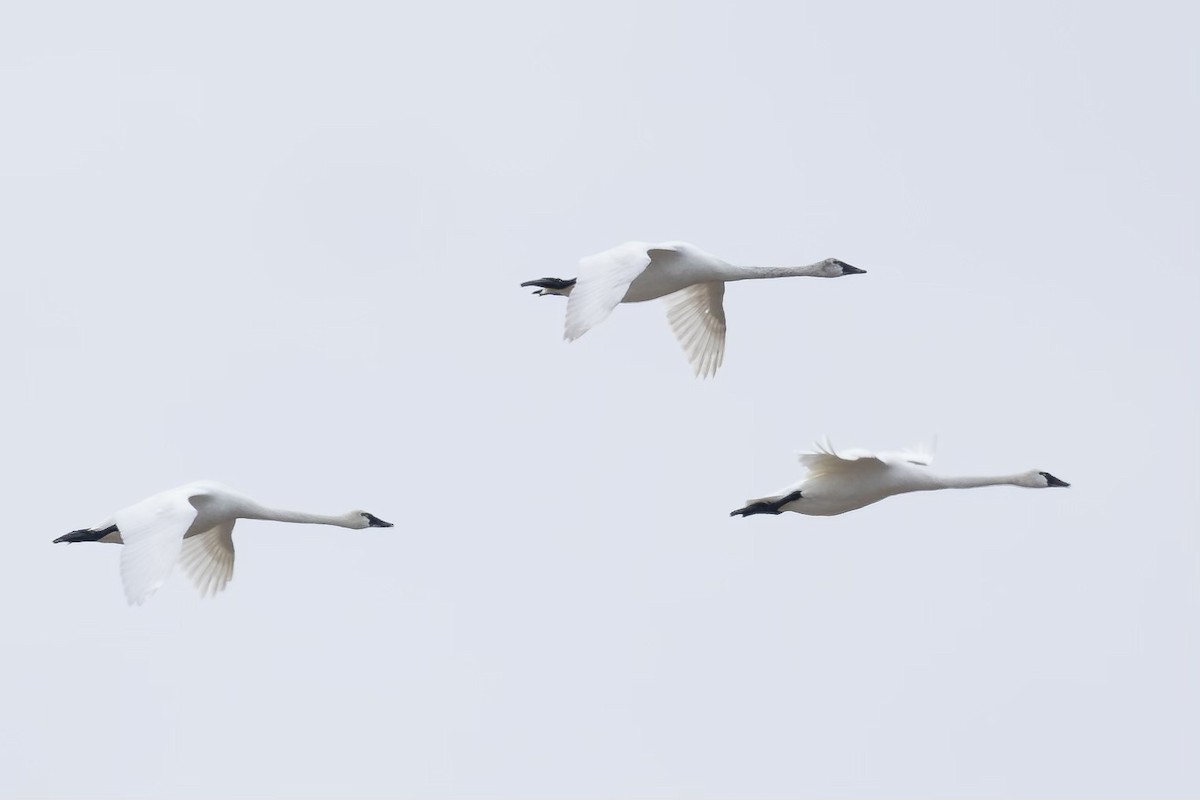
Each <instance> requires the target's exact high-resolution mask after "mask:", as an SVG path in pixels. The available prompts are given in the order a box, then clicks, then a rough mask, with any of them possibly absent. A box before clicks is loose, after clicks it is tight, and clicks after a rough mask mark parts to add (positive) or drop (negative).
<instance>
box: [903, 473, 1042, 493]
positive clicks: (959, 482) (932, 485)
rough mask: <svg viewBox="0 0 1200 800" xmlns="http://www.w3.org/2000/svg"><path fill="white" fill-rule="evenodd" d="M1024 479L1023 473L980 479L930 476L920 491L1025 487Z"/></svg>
mask: <svg viewBox="0 0 1200 800" xmlns="http://www.w3.org/2000/svg"><path fill="white" fill-rule="evenodd" d="M1024 477H1025V475H1024V473H1021V474H1017V475H992V476H987V477H980V478H974V477H946V476H944V475H930V476H929V485H928V486H923V487H921V489H924V490H932V489H977V488H979V487H980V486H1025V485H1026V484H1025V483H1024ZM918 491H920V490H918Z"/></svg>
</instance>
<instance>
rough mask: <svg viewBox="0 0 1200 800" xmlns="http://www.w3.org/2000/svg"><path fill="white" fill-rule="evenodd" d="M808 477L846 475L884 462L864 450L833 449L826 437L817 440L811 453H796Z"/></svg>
mask: <svg viewBox="0 0 1200 800" xmlns="http://www.w3.org/2000/svg"><path fill="white" fill-rule="evenodd" d="M796 455H797V457H798V458H799V459H800V463H801V464H803V465H804V467H805V469H807V470H808V473H809V477H817V476H818V475H848V474H852V473H861V472H863V471H865V470H871V469H878V468H880V467H882V466H884V465H885V462H884V461H883V460H882V459H880V458H879V457H878V456H877V455H875V454H874V453H871V452H868V451H866V450H841V451H838V450H835V449H834V448H833V445H832V444H830V442H829V440H828V439H825V440H823V441H820V442H817V444H816V449H815V450H813V452H811V453H797V454H796Z"/></svg>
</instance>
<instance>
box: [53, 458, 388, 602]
mask: <svg viewBox="0 0 1200 800" xmlns="http://www.w3.org/2000/svg"><path fill="white" fill-rule="evenodd" d="M238 519H264V520H276V521H279V522H307V523H313V524H317V525H336V526H338V527H342V528H355V529H361V528H371V527H376V528H390V527H392V524H391V523H390V522H384V521H383V520H381V519H379V518H378V517H376V516H375V515H374V514H370V513H368V512H366V511H348V512H346V513H345V514H337V515H333V516H327V515H324V514H308V513H304V512H300V511H283V510H277V509H270V508H266V507H264V506H262V505H259V504H258V503H257V502H255V501H254V500H251V499H250V498H249V497H246V496H245V495H243V494H240V493H238V492H235V491H234V490H233V489H230V488H229V487H227V486H222V485H221V484H219V483H215V482H213V481H197V482H195V483H189V484H187V485H185V486H179V487H177V488H175V489H168V490H167V491H165V492H160V493H158V494H156V495H153V496H151V497H147V498H146V499H145V500H142V501H141V502H139V503H134V504H133V505H131V506H129V507H128V508H123V509H121V510H120V511H118V512H117V513H115V514H113V515H112V517H110V518H109V519H106V520H105V521H104V522H102V523H100V524H99V525H96V526H95V527H92V528H83V529H80V530H77V531H72V532H71V533H68V534H66V535H65V536H60V537H58V538H57V539H55V540H54V541H55V542H56V543H57V542H111V543H115V544H124V545H125V547H124V548H123V549H122V551H121V582H122V583H123V584H124V586H125V597H126V599H128V600H129V602H130V603H142V602H145V600H146V599H147V598H148V597H150V595H152V594H154V592H156V591H157V590H158V588H159V587H160V586H162V585H163V583H165V582H166V580H167V577H168V576H169V575H170V574H171V570H172V569H173V568H174V566H175V563H176V562H178V563H179V564H180V565H181V566H182V567H183V571H184V572H185V573H187V575H188V577H189V578H191V580H192V583H194V584H195V586H196V588H197V589H198V590H199V591H200V594H201V595H208V594H215V593H217V592H219V591H221V590H222V589H224V588H225V584H227V583H228V582H229V580H230V579H231V578H232V577H233V525H234V523H235V522H236V521H237V520H238Z"/></svg>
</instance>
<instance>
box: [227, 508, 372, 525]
mask: <svg viewBox="0 0 1200 800" xmlns="http://www.w3.org/2000/svg"><path fill="white" fill-rule="evenodd" d="M241 516H243V517H244V518H246V519H266V520H271V521H273V522H301V523H306V524H309V525H337V526H338V527H339V528H351V527H354V525H353V522H354V520H352V519H351V518H350V516H349V515H347V514H332V515H331V514H309V513H308V512H305V511H288V510H287V509H280V508H265V507H263V506H259V505H255V506H252V507H250V508H248V509H246V510H245V511H243V513H242V515H241Z"/></svg>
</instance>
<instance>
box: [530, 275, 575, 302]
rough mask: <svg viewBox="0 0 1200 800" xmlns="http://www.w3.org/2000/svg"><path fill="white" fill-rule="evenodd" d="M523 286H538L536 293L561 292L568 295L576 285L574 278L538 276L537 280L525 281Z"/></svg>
mask: <svg viewBox="0 0 1200 800" xmlns="http://www.w3.org/2000/svg"><path fill="white" fill-rule="evenodd" d="M521 285H522V286H536V287H538V288H536V289H534V290H533V293H534V294H561V295H562V296H563V297H566V296H567V295H569V294H570V293H571V287H573V286H574V285H575V279H574V278H538V279H537V280H536V281H525V282H524V283H522V284H521Z"/></svg>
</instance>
